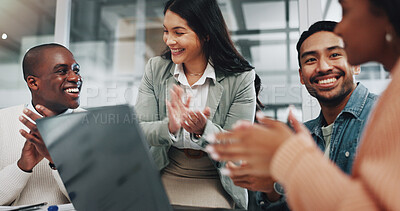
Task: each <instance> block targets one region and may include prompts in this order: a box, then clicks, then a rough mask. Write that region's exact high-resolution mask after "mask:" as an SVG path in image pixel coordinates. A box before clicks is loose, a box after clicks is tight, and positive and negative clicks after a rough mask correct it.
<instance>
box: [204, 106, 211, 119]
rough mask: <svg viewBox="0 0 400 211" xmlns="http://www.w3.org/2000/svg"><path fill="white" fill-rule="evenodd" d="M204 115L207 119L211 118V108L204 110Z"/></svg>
mask: <svg viewBox="0 0 400 211" xmlns="http://www.w3.org/2000/svg"><path fill="white" fill-rule="evenodd" d="M203 115H204V116H205V117H206V119H208V117H210V115H211V109H210V107H208V106H207V107H206V108H205V109H204V110H203Z"/></svg>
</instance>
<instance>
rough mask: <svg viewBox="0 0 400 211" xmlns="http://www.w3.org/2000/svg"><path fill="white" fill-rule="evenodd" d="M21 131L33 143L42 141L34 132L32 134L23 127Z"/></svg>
mask: <svg viewBox="0 0 400 211" xmlns="http://www.w3.org/2000/svg"><path fill="white" fill-rule="evenodd" d="M19 133H20V134H21V135H22V136H23V137H24V138H25V139H26V140H28V141H29V142H31V143H33V144H35V145H36V144H39V143H40V141H39V140H38V138H37V137H36V136H34V135H33V134H30V133H28V132H26V131H25V130H23V129H21V130H19Z"/></svg>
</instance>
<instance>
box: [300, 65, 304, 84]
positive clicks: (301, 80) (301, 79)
mask: <svg viewBox="0 0 400 211" xmlns="http://www.w3.org/2000/svg"><path fill="white" fill-rule="evenodd" d="M299 76H300V83H301V84H303V85H304V81H303V73H302V72H301V68H299Z"/></svg>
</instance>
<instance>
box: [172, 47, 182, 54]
mask: <svg viewBox="0 0 400 211" xmlns="http://www.w3.org/2000/svg"><path fill="white" fill-rule="evenodd" d="M183 50H185V49H184V48H182V49H175V50H173V49H171V52H172V53H178V52H181V51H183Z"/></svg>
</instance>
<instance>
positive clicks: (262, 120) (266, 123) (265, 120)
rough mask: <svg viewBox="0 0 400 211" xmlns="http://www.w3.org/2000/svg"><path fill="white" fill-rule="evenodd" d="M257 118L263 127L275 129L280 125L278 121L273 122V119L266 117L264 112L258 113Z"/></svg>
mask: <svg viewBox="0 0 400 211" xmlns="http://www.w3.org/2000/svg"><path fill="white" fill-rule="evenodd" d="M256 118H257V121H258V122H259V123H260V124H261V125H264V126H266V127H274V126H276V125H277V124H278V121H277V120H273V119H270V118H268V117H265V116H264V114H263V113H262V112H260V111H259V112H257V114H256Z"/></svg>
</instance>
